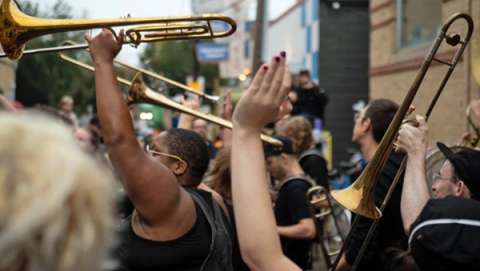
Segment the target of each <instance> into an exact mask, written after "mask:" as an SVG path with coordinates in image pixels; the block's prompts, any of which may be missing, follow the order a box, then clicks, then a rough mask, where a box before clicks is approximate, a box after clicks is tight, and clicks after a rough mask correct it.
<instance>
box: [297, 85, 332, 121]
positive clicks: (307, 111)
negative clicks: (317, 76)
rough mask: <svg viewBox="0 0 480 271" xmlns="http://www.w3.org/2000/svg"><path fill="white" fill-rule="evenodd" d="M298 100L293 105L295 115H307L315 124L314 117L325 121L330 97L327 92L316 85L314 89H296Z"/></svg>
mask: <svg viewBox="0 0 480 271" xmlns="http://www.w3.org/2000/svg"><path fill="white" fill-rule="evenodd" d="M294 90H295V92H296V93H297V97H298V100H297V102H296V103H294V104H293V110H292V114H293V115H307V116H308V117H309V120H310V121H311V122H313V119H312V117H314V118H320V119H322V120H324V114H325V107H326V106H327V104H328V96H327V94H326V93H325V91H323V90H321V89H319V88H318V86H316V85H314V86H313V87H312V88H302V87H296V88H295V89H294Z"/></svg>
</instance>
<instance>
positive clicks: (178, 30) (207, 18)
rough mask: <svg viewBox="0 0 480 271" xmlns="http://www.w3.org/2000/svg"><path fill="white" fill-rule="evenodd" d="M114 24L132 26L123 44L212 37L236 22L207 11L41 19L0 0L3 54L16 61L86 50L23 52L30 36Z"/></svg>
mask: <svg viewBox="0 0 480 271" xmlns="http://www.w3.org/2000/svg"><path fill="white" fill-rule="evenodd" d="M215 22H217V23H218V22H220V23H222V24H224V25H225V26H226V27H225V28H227V29H225V30H223V29H221V30H218V29H215V27H214V23H215ZM116 26H134V27H133V28H130V29H128V30H127V31H126V32H125V40H124V41H123V42H124V44H132V45H134V46H137V45H139V44H140V43H149V42H157V41H164V40H182V39H213V38H221V37H226V36H229V35H231V34H233V33H234V32H235V31H236V29H237V25H236V23H235V21H234V20H233V19H231V18H230V17H226V16H222V15H217V14H206V15H201V16H191V17H146V18H122V19H98V20H96V19H44V18H37V17H32V16H29V15H27V14H25V13H23V12H22V11H20V9H19V7H18V6H17V4H16V3H15V2H14V1H13V0H3V1H2V3H1V5H0V44H1V45H2V48H3V51H4V52H5V53H4V54H2V55H0V57H8V58H10V59H11V60H16V59H19V58H21V57H22V55H24V54H37V53H47V52H59V51H68V50H78V49H85V48H87V47H88V45H87V44H80V45H73V46H60V47H50V48H40V49H33V50H27V51H25V45H26V44H27V42H28V41H30V40H31V39H34V38H37V37H40V36H43V35H47V34H55V33H62V32H69V31H79V30H90V29H98V28H111V27H116Z"/></svg>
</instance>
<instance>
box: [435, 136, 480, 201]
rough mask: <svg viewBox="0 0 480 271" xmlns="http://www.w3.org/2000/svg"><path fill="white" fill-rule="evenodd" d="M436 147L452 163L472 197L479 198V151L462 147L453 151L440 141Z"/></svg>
mask: <svg viewBox="0 0 480 271" xmlns="http://www.w3.org/2000/svg"><path fill="white" fill-rule="evenodd" d="M437 147H438V149H439V150H440V151H441V152H442V153H443V155H444V156H445V158H447V159H448V161H450V163H451V164H452V165H453V167H454V168H455V172H456V173H457V175H458V177H460V179H461V180H462V181H463V182H464V183H465V184H466V185H467V187H468V189H469V190H470V192H471V193H472V194H473V195H474V197H475V198H477V199H480V151H477V150H474V149H470V148H462V149H461V150H460V151H457V152H453V151H452V150H451V149H450V148H448V147H447V146H446V145H445V144H443V143H441V142H437Z"/></svg>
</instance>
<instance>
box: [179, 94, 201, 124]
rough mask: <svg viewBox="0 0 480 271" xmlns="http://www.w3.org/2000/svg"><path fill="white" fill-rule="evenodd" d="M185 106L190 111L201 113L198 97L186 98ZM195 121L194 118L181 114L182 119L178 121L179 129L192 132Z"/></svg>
mask: <svg viewBox="0 0 480 271" xmlns="http://www.w3.org/2000/svg"><path fill="white" fill-rule="evenodd" d="M183 105H184V106H186V107H188V108H190V109H193V110H196V111H200V98H199V97H198V96H196V95H194V96H192V97H190V98H184V100H183ZM194 120H195V117H194V116H192V115H188V114H185V113H182V114H180V119H179V120H178V128H181V129H185V130H192V128H193V121H194Z"/></svg>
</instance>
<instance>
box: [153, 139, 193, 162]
mask: <svg viewBox="0 0 480 271" xmlns="http://www.w3.org/2000/svg"><path fill="white" fill-rule="evenodd" d="M145 151H146V152H148V153H149V154H151V155H152V156H153V157H155V156H164V157H169V158H172V159H175V160H177V161H179V162H181V163H184V164H185V165H188V163H187V162H186V161H185V160H183V159H182V158H180V157H178V156H176V155H173V154H169V153H165V152H159V151H156V150H154V149H153V148H152V147H151V146H150V145H149V144H147V145H145Z"/></svg>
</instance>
